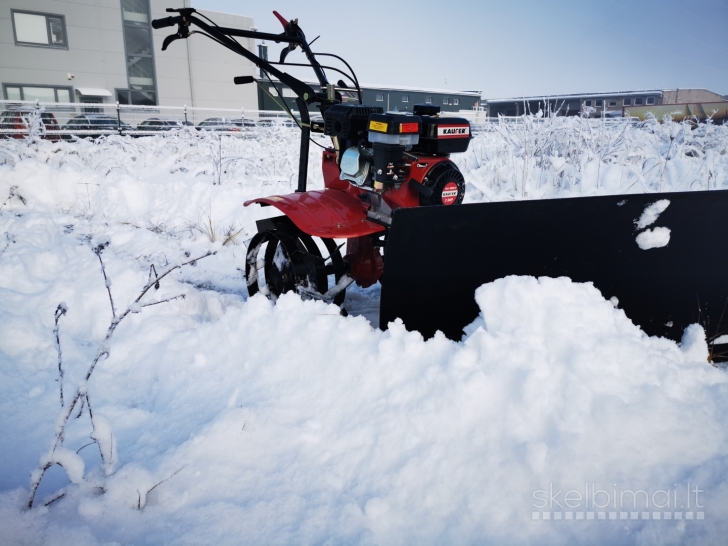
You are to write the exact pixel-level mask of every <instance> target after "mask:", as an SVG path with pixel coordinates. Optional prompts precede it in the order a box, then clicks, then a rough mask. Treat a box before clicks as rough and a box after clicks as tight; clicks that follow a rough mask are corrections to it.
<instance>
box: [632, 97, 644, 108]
mask: <svg viewBox="0 0 728 546" xmlns="http://www.w3.org/2000/svg"><path fill="white" fill-rule="evenodd" d="M644 103H645V99H643V98H642V97H637V98H636V99H634V105H635V106H642V105H643V104H644Z"/></svg>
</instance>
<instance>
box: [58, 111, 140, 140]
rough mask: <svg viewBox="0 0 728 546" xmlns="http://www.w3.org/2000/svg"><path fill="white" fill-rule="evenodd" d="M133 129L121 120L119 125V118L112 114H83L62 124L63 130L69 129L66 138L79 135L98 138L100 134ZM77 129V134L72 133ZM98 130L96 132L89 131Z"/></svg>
mask: <svg viewBox="0 0 728 546" xmlns="http://www.w3.org/2000/svg"><path fill="white" fill-rule="evenodd" d="M119 128H121V130H122V131H125V132H126V131H133V128H132V126H131V125H129V124H128V123H124V122H123V121H122V122H121V127H119V120H118V119H117V118H115V117H114V116H105V115H103V114H83V115H81V116H76V117H74V118H71V119H70V120H69V122H68V123H66V124H65V125H64V126H63V130H64V131H70V132H71V136H70V137H69V136H68V135H67V136H66V138H73V137H81V138H86V137H89V138H98V137H100V136H104V135H109V134H114V133H116V132H118V131H119ZM75 131H78V134H74V132H75ZM90 131H98V132H90Z"/></svg>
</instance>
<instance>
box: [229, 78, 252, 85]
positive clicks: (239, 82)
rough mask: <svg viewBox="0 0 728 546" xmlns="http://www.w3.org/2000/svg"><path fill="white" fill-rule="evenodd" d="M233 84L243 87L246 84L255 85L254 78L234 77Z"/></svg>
mask: <svg viewBox="0 0 728 546" xmlns="http://www.w3.org/2000/svg"><path fill="white" fill-rule="evenodd" d="M233 83H234V84H235V85H244V84H246V83H255V78H254V77H253V76H235V77H234V78H233Z"/></svg>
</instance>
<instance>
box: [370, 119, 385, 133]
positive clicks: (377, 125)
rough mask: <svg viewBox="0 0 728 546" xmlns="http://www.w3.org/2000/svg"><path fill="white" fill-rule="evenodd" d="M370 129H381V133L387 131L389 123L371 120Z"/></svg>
mask: <svg viewBox="0 0 728 546" xmlns="http://www.w3.org/2000/svg"><path fill="white" fill-rule="evenodd" d="M369 129H370V130H371V131H379V132H380V133H386V132H387V124H386V123H384V122H382V121H370V122H369Z"/></svg>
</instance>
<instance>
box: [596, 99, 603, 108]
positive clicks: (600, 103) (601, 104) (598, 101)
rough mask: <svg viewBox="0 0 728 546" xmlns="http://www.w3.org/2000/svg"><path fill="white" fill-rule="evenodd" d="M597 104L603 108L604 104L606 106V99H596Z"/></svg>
mask: <svg viewBox="0 0 728 546" xmlns="http://www.w3.org/2000/svg"><path fill="white" fill-rule="evenodd" d="M595 106H596V107H597V108H601V107H602V106H604V101H603V100H602V99H597V100H596V103H595Z"/></svg>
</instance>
